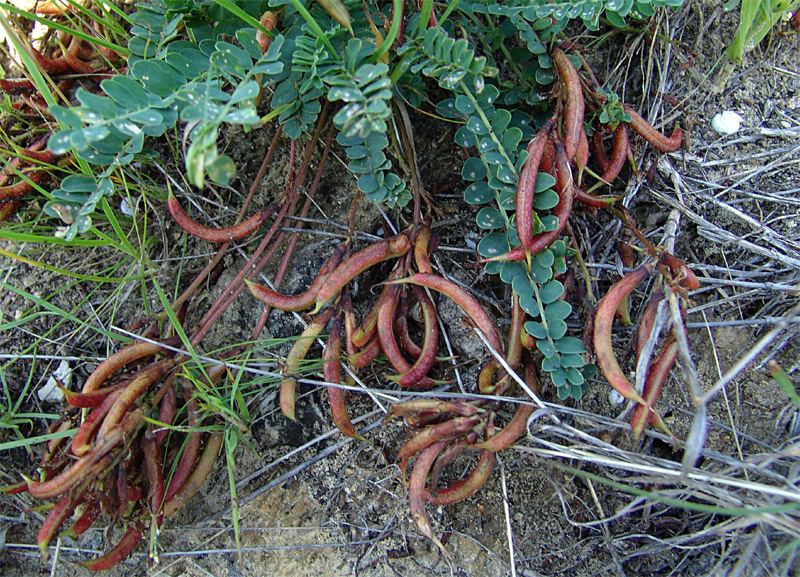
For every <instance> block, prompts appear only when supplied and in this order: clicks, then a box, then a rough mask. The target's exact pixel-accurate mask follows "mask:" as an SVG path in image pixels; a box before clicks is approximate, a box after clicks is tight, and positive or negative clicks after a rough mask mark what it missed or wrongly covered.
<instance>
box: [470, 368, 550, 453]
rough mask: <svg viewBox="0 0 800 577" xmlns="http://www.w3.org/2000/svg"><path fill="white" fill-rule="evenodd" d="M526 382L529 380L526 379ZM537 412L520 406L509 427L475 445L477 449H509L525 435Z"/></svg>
mask: <svg viewBox="0 0 800 577" xmlns="http://www.w3.org/2000/svg"><path fill="white" fill-rule="evenodd" d="M525 380H526V381H527V380H528V379H525ZM529 384H530V383H529ZM535 410H536V407H534V406H532V405H525V404H520V405H519V406H518V407H517V412H516V413H514V417H513V418H512V419H511V421H509V423H508V425H506V426H505V428H504V429H503V430H501V431H500V432H499V433H497V434H495V435H493V436H492V437H490V438H489V439H487V440H486V441H484V442H483V443H479V444H477V445H475V448H476V449H485V450H488V451H492V452H495V453H497V452H499V451H502V450H503V449H507V448H508V447H510V446H511V445H513V444H514V443H515V442H517V439H519V438H520V437H521V436H522V435H524V434H525V428H526V427H527V425H528V419H529V418H530V416H531V415H532V414H533V412H534V411H535Z"/></svg>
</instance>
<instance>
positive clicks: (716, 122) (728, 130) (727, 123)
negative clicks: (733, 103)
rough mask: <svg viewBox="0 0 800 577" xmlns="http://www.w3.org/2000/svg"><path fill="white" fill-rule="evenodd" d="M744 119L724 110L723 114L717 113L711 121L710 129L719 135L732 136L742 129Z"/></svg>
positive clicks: (737, 114) (735, 113)
mask: <svg viewBox="0 0 800 577" xmlns="http://www.w3.org/2000/svg"><path fill="white" fill-rule="evenodd" d="M742 122H744V118H742V116H741V115H740V114H739V113H738V112H734V111H733V110H726V111H725V112H718V113H717V114H715V115H714V118H712V119H711V128H713V129H714V130H715V131H717V132H718V133H719V134H733V133H734V132H738V131H739V129H740V128H741V127H742Z"/></svg>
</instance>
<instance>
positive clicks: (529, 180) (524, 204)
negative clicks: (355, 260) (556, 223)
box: [420, 120, 553, 272]
mask: <svg viewBox="0 0 800 577" xmlns="http://www.w3.org/2000/svg"><path fill="white" fill-rule="evenodd" d="M552 128H553V123H552V121H550V120H548V121H547V122H545V123H544V125H543V126H542V128H541V129H540V130H539V132H538V133H537V134H536V136H534V137H533V138H532V139H531V141H530V143H529V144H528V149H527V152H528V158H527V159H526V160H525V164H524V165H523V166H522V171H521V172H520V175H519V183H518V184H517V200H516V214H517V233H518V235H519V240H520V242H521V243H522V246H523V248H524V249H525V250H529V247H530V244H531V242H532V241H533V218H532V217H533V197H534V194H535V192H536V178H537V176H538V173H539V165H540V164H541V162H542V156H543V155H544V149H545V145H546V144H547V141H548V138H549V137H550V130H551V129H552ZM420 272H423V271H420Z"/></svg>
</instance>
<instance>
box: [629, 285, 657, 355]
mask: <svg viewBox="0 0 800 577" xmlns="http://www.w3.org/2000/svg"><path fill="white" fill-rule="evenodd" d="M662 300H664V291H663V290H661V289H660V288H658V289H656V290H654V291H653V293H652V294H651V295H650V300H649V301H647V306H646V307H644V311H643V312H642V316H641V318H640V319H639V327H638V328H637V329H636V351H635V353H636V360H637V361H638V360H639V357H640V356H642V351H643V350H644V346H645V345H646V344H647V341H648V340H650V333H652V332H653V325H654V324H655V322H656V313H657V312H658V304H659V303H660V302H661V301H662Z"/></svg>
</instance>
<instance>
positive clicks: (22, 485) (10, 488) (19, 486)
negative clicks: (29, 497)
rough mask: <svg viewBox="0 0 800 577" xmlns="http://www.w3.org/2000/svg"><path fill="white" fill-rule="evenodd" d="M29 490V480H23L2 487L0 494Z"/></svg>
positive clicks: (15, 493) (14, 493) (17, 493)
mask: <svg viewBox="0 0 800 577" xmlns="http://www.w3.org/2000/svg"><path fill="white" fill-rule="evenodd" d="M27 491H28V481H25V480H22V481H17V482H16V483H11V484H10V485H5V486H4V487H0V494H3V495H19V494H21V493H25V492H27Z"/></svg>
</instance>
